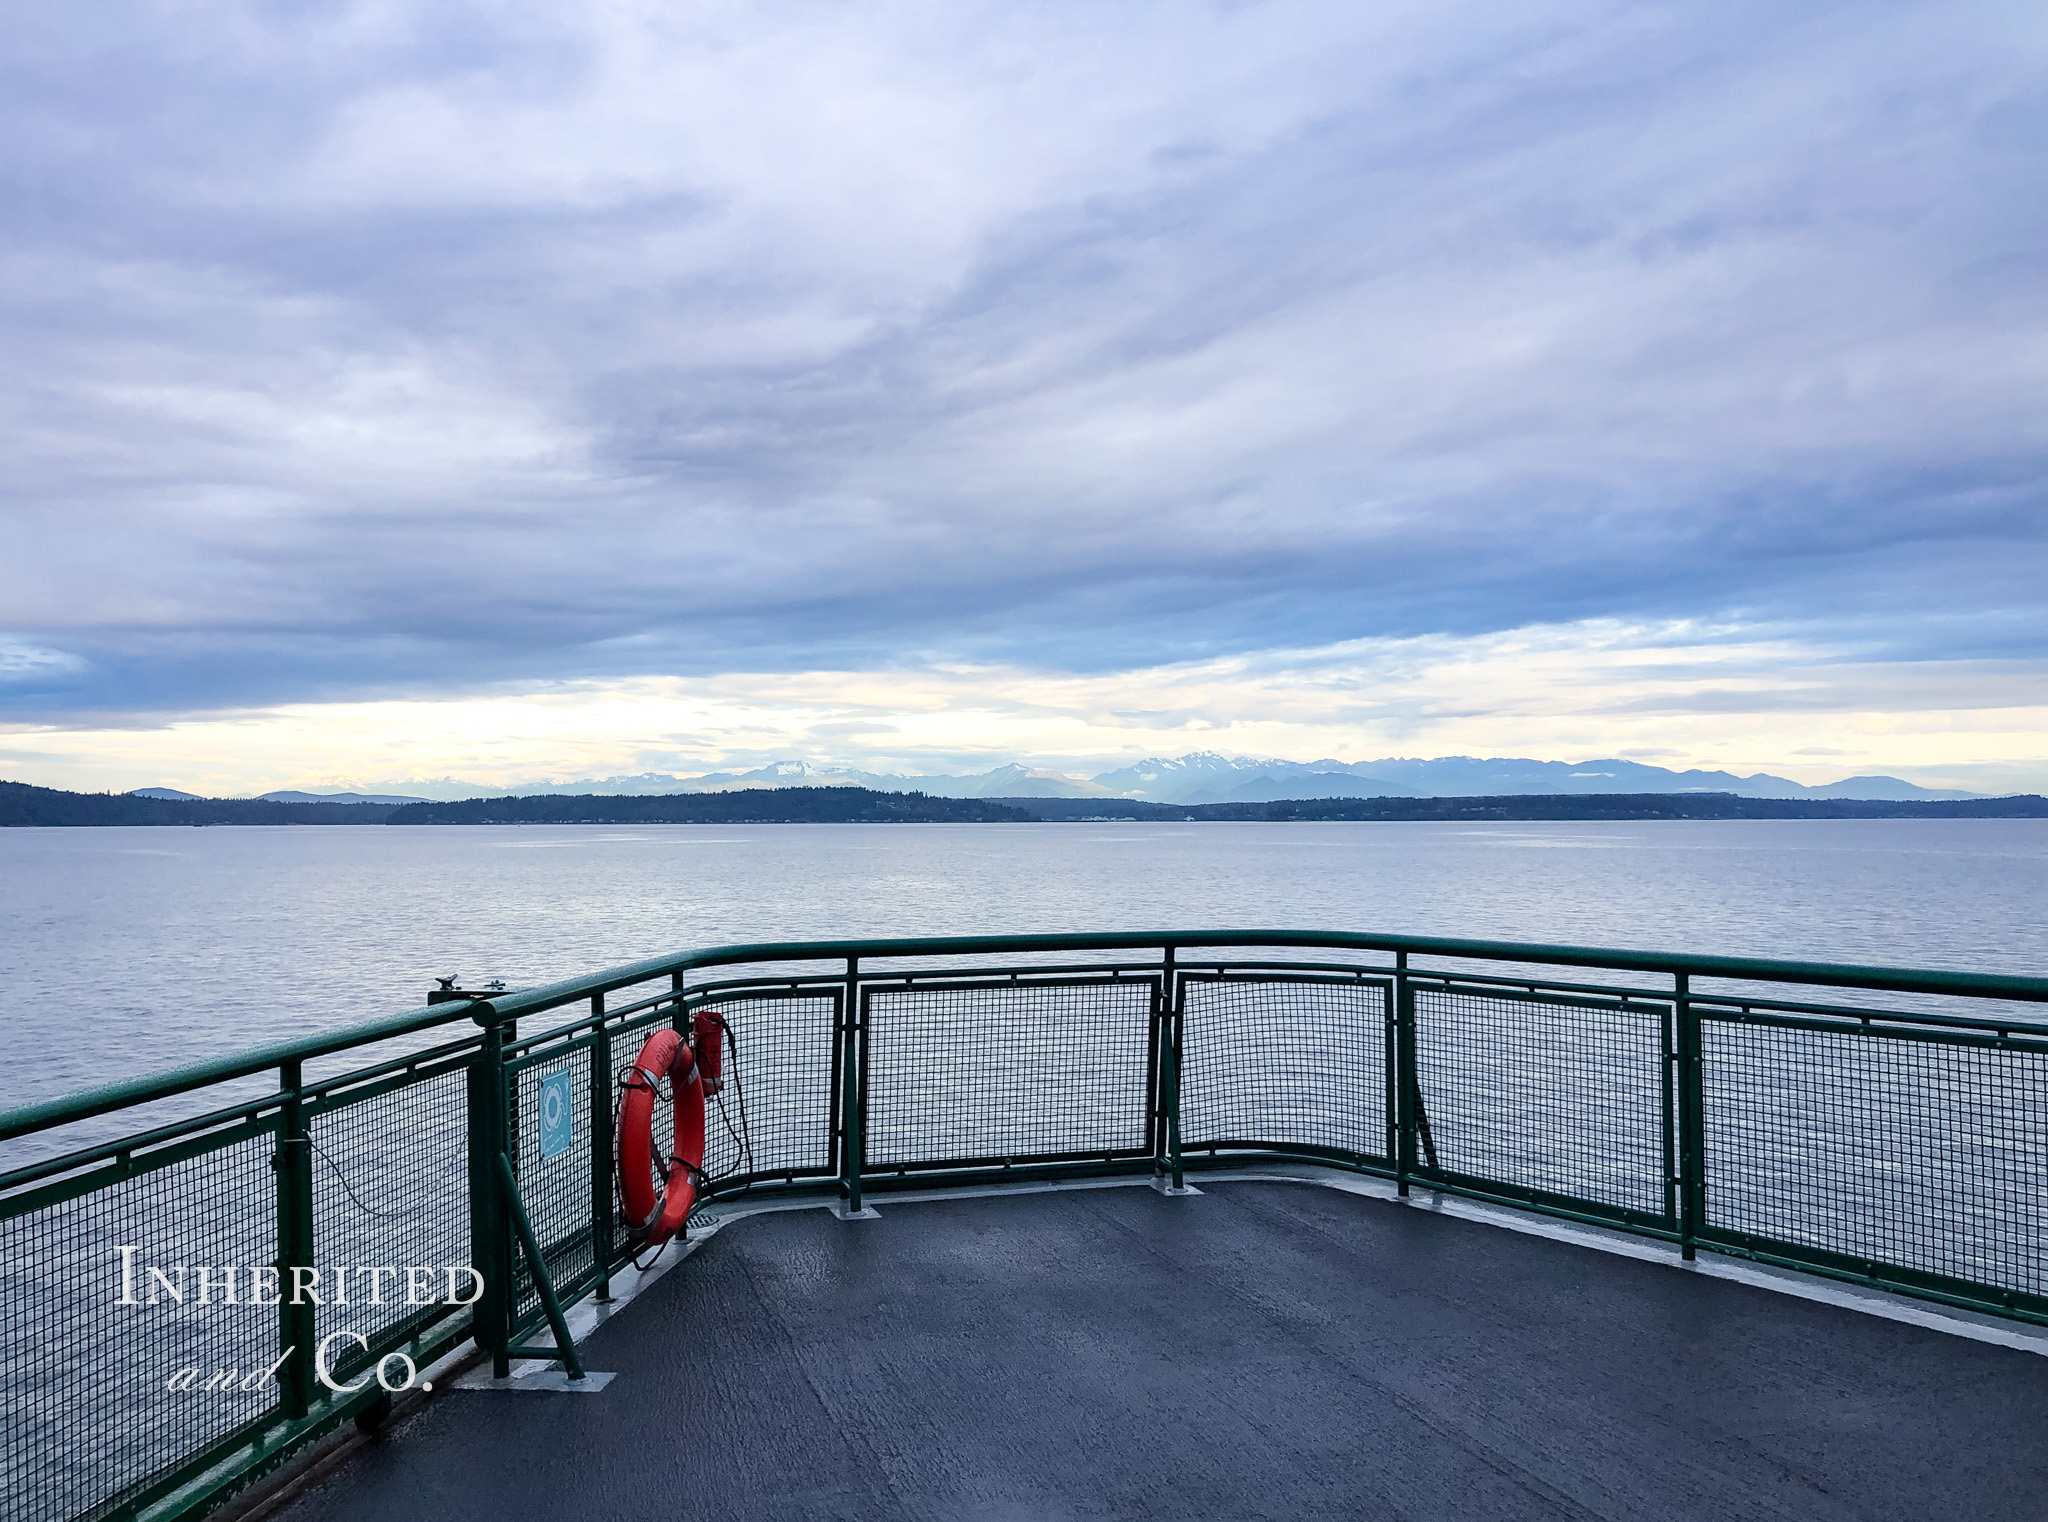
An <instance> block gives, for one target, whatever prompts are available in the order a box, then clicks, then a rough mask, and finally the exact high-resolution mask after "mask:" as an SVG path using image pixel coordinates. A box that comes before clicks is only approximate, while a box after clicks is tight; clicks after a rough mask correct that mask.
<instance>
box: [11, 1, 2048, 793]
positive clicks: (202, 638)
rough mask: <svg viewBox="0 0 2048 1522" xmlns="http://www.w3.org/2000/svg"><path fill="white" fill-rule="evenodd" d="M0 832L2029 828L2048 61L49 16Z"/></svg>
mask: <svg viewBox="0 0 2048 1522" xmlns="http://www.w3.org/2000/svg"><path fill="white" fill-rule="evenodd" d="M0 176H4V178H5V189H6V195H7V201H8V206H9V215H8V216H7V217H6V218H5V219H4V223H0V324H4V327H0V340H4V341H0V441H4V449H5V458H6V460H7V462H8V466H9V468H8V469H7V471H6V472H5V474H4V478H0V535H4V539H0V776H7V777H12V778H15V779H17V780H22V781H30V782H37V783H41V784H44V785H50V786H63V787H86V788H95V789H98V788H111V789H125V788H128V787H135V786H142V785H147V784H152V783H164V784H170V785H174V786H182V787H187V788H190V789H192V790H194V791H207V792H239V791H255V790H260V789H263V788H270V787H288V786H323V785H325V786H362V785H393V784H397V783H401V782H403V781H404V780H405V779H407V778H417V777H440V776H450V775H454V776H461V777H464V778H474V779H478V780H481V781H484V782H488V783H493V784H499V783H502V784H505V785H512V784H515V783H517V782H520V781H528V780H541V779H545V778H570V777H592V776H599V777H601V776H605V775H611V774H616V773H632V772H640V771H649V770H654V771H674V772H682V773H687V772H698V771H705V770H712V769H723V768H729V767H733V766H747V765H757V764H760V763H761V762H763V761H767V760H773V759H783V758H789V757H803V758H807V759H811V760H820V761H824V760H836V761H841V762H845V763H847V764H852V765H857V766H860V767H863V768H865V769H869V770H890V771H962V770H979V769H985V768H986V767H988V766H993V765H996V764H1000V763H1002V762H1006V761H1010V760H1023V761H1026V762H1027V763H1031V764H1037V765H1046V766H1053V767H1057V768H1060V769H1063V770H1069V771H1076V772H1084V773H1085V772H1089V771H1095V770H1104V769H1108V768H1109V767H1112V766H1115V765H1119V764H1123V763H1125V762H1128V761H1130V760H1134V759H1137V758H1139V757H1142V756H1152V755H1169V756H1170V755H1179V754H1182V753H1184V752H1186V751H1190V750H1215V751H1222V752H1225V753H1228V754H1253V755H1275V756H1285V757H1290V758H1293V759H1300V760H1307V759H1315V758H1322V757H1332V758H1336V759H1339V760H1346V761H1357V760H1365V759H1372V758H1376V757H1380V756H1390V755H1424V756H1427V755H1443V754H1490V755H1516V756H1534V757H1538V758H1542V759H1561V760H1578V759H1587V758H1592V757H1603V756H1615V755H1618V756H1624V757H1629V758H1633V759H1639V760H1646V761H1654V762H1657V763H1659V764H1664V765H1671V766H1693V765H1703V766H1713V767H1728V768H1730V769H1734V770H1738V771H1744V772H1747V771H1752V770H1770V771H1774V772H1778V773H1780V774H1782V775H1786V776H1792V777H1796V778H1799V779H1800V780H1803V781H1809V782H1820V781H1828V780H1833V779H1834V778H1837V777H1841V776H1846V775H1850V774H1856V773H1872V772H1889V773H1892V774H1894V775H1900V776H1905V777H1908V778H1910V779H1912V780H1916V781H1921V782H1924V783H1927V784H1929V785H1941V786H1957V787H1969V788H1977V789H1982V790H1986V791H2011V790H2016V789H2021V788H2024V789H2028V790H2048V738H2044V736H2048V617H2044V593H2043V590H2042V587H2043V581H2044V574H2043V573H2044V572H2048V543H2044V541H2048V491H2044V482H2048V300H2044V297H2048V279H2044V276H2048V197H2044V196H2043V195H2042V194H2041V186H2042V185H2043V184H2044V183H2048V11H2044V10H2043V9H2042V8H2041V7H2040V6H2039V5H2038V4H2017V3H2015V4H1994V3H1976V0H1944V3H1941V4H1890V3H1884V0H1855V3H1850V4H1829V3H1825V0H1815V3H1807V4H1802V5H1797V6H1785V5H1781V4H1768V5H1767V4H1748V3H1742V0H1728V3H1716V4H1712V5H1709V4H1704V3H1702V4H1643V3H1640V0H1637V3H1631V4H1621V3H1606V4H1602V3H1543V0H1536V3H1530V4H1526V5H1516V6H1499V5H1481V4H1460V3H1447V0H1431V3H1427V4H1413V5H1408V4H1398V3H1388V4H1380V5H1371V6H1362V5H1357V4H1353V3H1342V4H1337V3H1329V4H1320V3H1307V0H1304V3H1297V4H1257V3H1228V4H1200V3H1196V0H1175V3H1173V4H1143V3H1130V4H1117V5H1103V4H1101V3H1099V0H1097V3H1086V4H1082V3H1073V4H1067V3H1058V0H1048V3H1045V4H1035V5H1030V6H1017V5H998V4H989V5H983V4H975V3H969V0H961V3H955V4H948V5H932V4H928V3H927V4H914V5H913V4H886V3H883V4H868V5H846V4H830V5H827V4H822V3H820V4H805V3H790V4H772V3H770V4H761V3H755V4H749V5H721V4H717V3H705V4H697V5H691V6H676V5H673V4H654V3H645V4H641V3H606V4H580V5H579V4H574V3H563V4H557V5H550V6H546V7H532V6H513V5H499V4H474V3H464V0H438V3H435V4H431V5H428V4H408V3H397V0H381V3H367V4H290V3H266V4H235V3H231V0H214V3H208V4H180V3H172V0H164V3H157V4H123V3H118V0H113V3H108V4H104V5H95V6H89V7H54V6H52V7H41V8H34V9H31V10H29V11H27V12H24V13H22V14H21V15H19V16H16V17H14V18H12V19H11V21H10V30H9V33H8V36H7V37H6V39H5V40H4V42H0Z"/></svg>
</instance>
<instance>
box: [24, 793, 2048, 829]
mask: <svg viewBox="0 0 2048 1522" xmlns="http://www.w3.org/2000/svg"><path fill="white" fill-rule="evenodd" d="M1658 819H2048V798H2044V797H2042V796H2041V795H2040V794H2038V793H2021V794H2015V795H2013V796H2011V797H2006V798H1967V799H1941V800H1936V801H1920V802H1898V801H1893V800H1889V799H1860V798H1751V797H1745V796H1742V795H1739V794H1735V793H1568V794H1553V793H1524V794H1513V795H1504V796H1500V797H1482V798H1304V799H1292V800H1288V799H1283V800H1280V801H1278V802H1274V803H1204V804H1188V805H1179V804H1168V803H1143V802H1139V801H1137V800H1113V799H1101V798H935V797H929V796H927V795H925V794H923V793H889V792H879V791H876V790H874V789H871V788H864V787H786V788H752V789H746V790H740V791H734V792H726V793H659V794H625V795H619V796H608V795H603V794H587V795H583V796H570V797H559V796H552V795H548V796H539V797H532V796H529V797H502V798H471V799H465V800H463V801H461V802H458V803H406V804H384V803H325V802H323V803H281V802H275V801H272V800H268V799H261V798H199V799H191V800H186V799H170V798H144V797H139V796H137V795H135V794H133V793H71V792H65V791H63V790H62V789H59V788H45V787H33V786H30V785H29V784H27V783H22V782H0V828H10V827H11V828H24V827H26V828H36V827H43V828H77V827H80V826H122V825H125V826H135V825H163V826H185V827H188V828H189V827H193V826H204V825H280V824H286V825H382V824H393V825H463V824H531V825H571V824H589V825H637V824H711V825H728V824H1034V823H1074V824H1082V823H1135V822H1161V823H1165V822H1174V823H1183V822H1195V823H1201V822H1211V821H1213V822H1225V823H1304V824H1310V823H1346V822H1348V823H1362V824H1364V823H1385V824H1397V823H1426V822H1439V823H1471V822H1475V821H1493V822H1499V823H1537V822H1541V821H1545V820H1563V821H1582V822H1590V821H1598V820H1621V821H1641V820H1658Z"/></svg>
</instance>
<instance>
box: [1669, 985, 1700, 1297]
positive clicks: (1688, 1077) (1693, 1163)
mask: <svg viewBox="0 0 2048 1522" xmlns="http://www.w3.org/2000/svg"><path fill="white" fill-rule="evenodd" d="M1672 977H1673V978H1674V979H1675V981H1676V987H1675V989H1674V994H1675V997H1674V1000H1673V1006H1672V1007H1673V1012H1674V1013H1675V1014H1676V1016H1677V1019H1678V1072H1677V1074H1676V1077H1677V1080H1678V1243H1679V1251H1680V1252H1681V1253H1682V1254H1683V1255H1684V1257H1685V1260H1686V1261H1687V1262H1688V1263H1690V1262H1691V1261H1692V1260H1693V1257H1694V1255H1695V1250H1696V1244H1697V1242H1698V1240H1699V1234H1700V1227H1701V1225H1702V1224H1703V1223H1704V1220H1705V1216H1706V1202H1707V1177H1706V1173H1707V1170H1706V1151H1707V1145H1706V1108H1707V1096H1706V1068H1705V1064H1704V1063H1703V1062H1702V1060H1701V1053H1700V1014H1699V1011H1698V1010H1697V1009H1696V1008H1694V1007H1693V1002H1692V999H1691V998H1690V997H1689V995H1690V994H1691V991H1692V981H1691V975H1690V974H1688V973H1683V972H1679V973H1673V974H1672Z"/></svg>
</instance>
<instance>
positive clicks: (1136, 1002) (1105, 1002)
mask: <svg viewBox="0 0 2048 1522" xmlns="http://www.w3.org/2000/svg"><path fill="white" fill-rule="evenodd" d="M1157 988H1158V983H1157V980H1156V979H1151V978H1118V979H1108V978H1105V979H1101V980H1072V981H1060V982H1052V981H1045V982H1016V983H1011V982H1003V983H954V984H940V985H933V986H929V987H911V988H874V989H868V990H865V991H864V992H863V995H862V1000H863V1005H864V1016H863V1019H864V1023H865V1024H866V1027H867V1068H866V1086H865V1098H864V1100H863V1116H864V1119H863V1125H864V1130H865V1150H864V1153H863V1166H865V1167H868V1168H887V1167H892V1166H904V1167H907V1166H914V1165H917V1164H921V1163H922V1164H929V1163H939V1162H973V1161H1019V1160H1023V1159H1026V1158H1032V1157H1075V1156H1109V1155H1111V1154H1115V1153H1122V1154H1125V1155H1142V1154H1143V1153H1144V1152H1145V1151H1146V1150H1147V1124H1146V1123H1147V1118H1148V1117H1147V1114H1146V1110H1147V1095H1146V1079H1147V1075H1148V1073H1149V1071H1150V1067H1149V1062H1150V1056H1151V1033H1152V1013H1153V1008H1154V1003H1155V999H1156V993H1157Z"/></svg>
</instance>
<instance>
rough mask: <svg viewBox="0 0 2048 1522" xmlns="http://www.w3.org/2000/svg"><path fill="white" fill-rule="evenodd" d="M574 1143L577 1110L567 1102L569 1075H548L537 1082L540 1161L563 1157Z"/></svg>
mask: <svg viewBox="0 0 2048 1522" xmlns="http://www.w3.org/2000/svg"><path fill="white" fill-rule="evenodd" d="M575 1141H576V1110H575V1106H574V1105H573V1104H572V1103H571V1101H570V1094H569V1075H568V1074H567V1073H550V1074H548V1076H547V1077H545V1078H543V1079H542V1080H541V1081H540V1155H541V1160H542V1161H543V1162H547V1161H550V1160H552V1159H554V1158H557V1157H560V1156H562V1154H563V1153H565V1152H567V1151H568V1150H569V1149H570V1147H571V1146H573V1145H574V1144H575Z"/></svg>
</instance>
